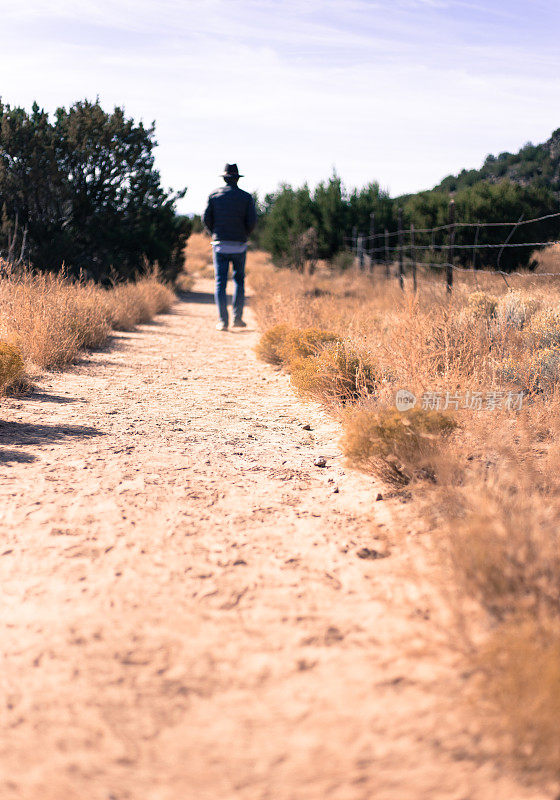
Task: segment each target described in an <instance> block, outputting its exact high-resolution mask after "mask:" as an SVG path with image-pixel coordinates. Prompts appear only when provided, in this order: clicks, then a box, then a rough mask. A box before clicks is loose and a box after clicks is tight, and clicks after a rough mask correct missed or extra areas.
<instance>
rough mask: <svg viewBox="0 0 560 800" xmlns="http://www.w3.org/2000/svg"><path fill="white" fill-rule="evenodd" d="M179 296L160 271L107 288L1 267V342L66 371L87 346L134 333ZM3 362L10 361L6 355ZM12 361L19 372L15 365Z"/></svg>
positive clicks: (42, 363) (28, 359)
mask: <svg viewBox="0 0 560 800" xmlns="http://www.w3.org/2000/svg"><path fill="white" fill-rule="evenodd" d="M174 297H175V296H174V293H173V292H172V291H171V290H170V289H169V288H168V287H167V286H165V285H163V284H162V283H161V282H160V281H159V279H158V276H157V273H152V274H149V275H146V276H145V277H143V278H141V279H139V280H138V281H137V282H136V283H130V284H122V285H117V286H116V287H115V288H113V289H104V288H101V287H100V286H97V285H95V284H93V283H90V282H83V281H72V280H70V279H69V278H68V277H67V276H66V275H64V274H63V273H58V274H54V273H46V274H45V273H33V272H31V271H30V270H14V269H12V268H10V267H9V266H8V265H7V264H2V263H0V340H2V341H5V342H7V343H8V345H5V347H7V346H9V347H11V348H14V351H15V352H17V353H18V354H19V357H20V358H21V359H22V361H23V362H24V363H26V364H32V365H35V366H37V367H45V368H52V367H62V366H64V365H65V364H68V363H69V362H71V361H73V360H74V359H75V358H76V357H77V355H78V353H79V352H80V351H81V350H83V349H84V348H92V347H99V346H100V345H101V344H103V343H104V342H105V341H106V340H107V338H108V336H109V335H110V332H111V330H112V329H115V330H132V329H133V328H134V327H135V326H136V325H138V324H140V323H142V322H147V321H149V320H150V319H152V318H153V317H154V315H155V314H158V313H160V312H162V311H165V310H167V309H169V308H170V306H171V304H172V303H173V301H174ZM0 358H1V359H2V363H4V364H7V363H8V362H7V358H8V357H7V356H6V355H5V354H4V355H0ZM10 363H12V366H11V367H9V369H10V370H13V369H15V366H13V365H14V364H15V363H16V362H15V361H13V360H12V362H10ZM18 363H19V362H18ZM0 369H8V367H6V366H4V367H0ZM3 384H5V385H4V390H5V389H6V388H8V384H6V382H5V380H4V381H3Z"/></svg>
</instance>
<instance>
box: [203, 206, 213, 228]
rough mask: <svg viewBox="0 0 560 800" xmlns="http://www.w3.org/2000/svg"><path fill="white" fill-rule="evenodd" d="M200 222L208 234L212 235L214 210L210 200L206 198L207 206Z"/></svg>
mask: <svg viewBox="0 0 560 800" xmlns="http://www.w3.org/2000/svg"><path fill="white" fill-rule="evenodd" d="M202 221H203V222H204V225H205V226H206V228H207V230H208V231H209V232H210V233H214V208H213V206H212V198H211V197H209V198H208V205H207V206H206V211H205V212H204V216H203V217H202Z"/></svg>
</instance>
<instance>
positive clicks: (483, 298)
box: [467, 292, 498, 319]
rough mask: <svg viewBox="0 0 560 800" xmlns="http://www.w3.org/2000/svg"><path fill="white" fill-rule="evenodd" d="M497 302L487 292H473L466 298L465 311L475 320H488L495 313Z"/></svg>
mask: <svg viewBox="0 0 560 800" xmlns="http://www.w3.org/2000/svg"><path fill="white" fill-rule="evenodd" d="M497 306H498V300H497V299H496V298H495V297H492V295H490V294H488V293H487V292H473V293H472V294H470V295H469V296H468V297H467V309H468V311H469V312H470V315H471V316H473V317H475V318H478V319H480V318H482V319H489V318H490V317H493V316H494V314H495V313H496V308H497Z"/></svg>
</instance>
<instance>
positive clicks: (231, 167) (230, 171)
mask: <svg viewBox="0 0 560 800" xmlns="http://www.w3.org/2000/svg"><path fill="white" fill-rule="evenodd" d="M242 177H243V175H241V173H240V172H239V170H238V169H237V164H226V165H225V167H224V171H223V172H222V178H242Z"/></svg>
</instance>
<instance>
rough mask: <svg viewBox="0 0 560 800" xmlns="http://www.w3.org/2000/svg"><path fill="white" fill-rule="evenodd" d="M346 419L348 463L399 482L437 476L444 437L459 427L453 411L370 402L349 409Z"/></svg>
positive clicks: (344, 421) (344, 444) (344, 441)
mask: <svg viewBox="0 0 560 800" xmlns="http://www.w3.org/2000/svg"><path fill="white" fill-rule="evenodd" d="M342 421H343V427H344V438H343V442H342V446H343V449H344V452H345V453H346V457H347V459H348V463H349V464H350V465H351V466H354V467H358V468H360V469H362V470H364V471H366V472H371V473H372V474H374V475H377V476H378V477H380V478H382V479H384V480H386V481H390V482H392V483H397V484H407V483H409V482H410V481H411V479H412V478H413V477H414V476H420V477H428V478H433V476H434V474H435V470H436V468H435V462H434V455H435V454H436V453H437V448H438V444H439V441H440V437H441V436H445V435H447V434H448V433H450V432H451V431H453V430H454V429H455V428H456V427H457V423H456V421H455V420H454V419H453V418H452V417H451V416H450V415H449V414H444V413H440V412H437V411H426V410H423V409H421V408H414V409H412V410H410V411H406V412H401V411H398V410H397V409H393V408H390V409H387V408H385V409H376V408H375V407H372V406H371V405H370V404H363V405H359V406H357V407H353V408H350V409H347V410H346V411H345V413H344V414H343V416H342Z"/></svg>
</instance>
